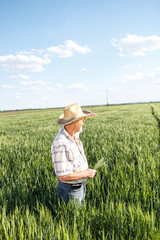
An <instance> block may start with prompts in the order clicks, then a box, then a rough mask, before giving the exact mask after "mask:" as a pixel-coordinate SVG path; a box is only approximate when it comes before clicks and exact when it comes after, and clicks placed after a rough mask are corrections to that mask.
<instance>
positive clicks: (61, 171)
mask: <svg viewBox="0 0 160 240" xmlns="http://www.w3.org/2000/svg"><path fill="white" fill-rule="evenodd" d="M51 154H52V161H53V165H54V170H55V173H56V175H57V176H64V175H68V174H71V173H72V172H73V171H74V166H73V154H72V152H71V151H70V149H69V148H68V147H67V146H64V145H59V146H54V145H52V147H51Z"/></svg>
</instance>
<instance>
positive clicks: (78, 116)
mask: <svg viewBox="0 0 160 240" xmlns="http://www.w3.org/2000/svg"><path fill="white" fill-rule="evenodd" d="M83 116H85V115H84V114H80V115H76V116H73V117H71V118H65V117H64V118H63V120H64V121H69V120H72V119H77V118H81V117H83Z"/></svg>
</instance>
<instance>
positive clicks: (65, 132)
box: [62, 126, 80, 143]
mask: <svg viewBox="0 0 160 240" xmlns="http://www.w3.org/2000/svg"><path fill="white" fill-rule="evenodd" d="M62 133H63V134H64V135H65V137H66V138H68V139H69V140H70V141H72V142H74V143H75V142H79V141H80V140H79V139H76V140H75V139H74V138H73V137H71V135H70V134H69V133H68V132H67V131H66V129H65V128H64V126H63V127H62Z"/></svg>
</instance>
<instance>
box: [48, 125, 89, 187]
mask: <svg viewBox="0 0 160 240" xmlns="http://www.w3.org/2000/svg"><path fill="white" fill-rule="evenodd" d="M51 154H52V161H53V164H54V170H55V173H56V175H57V176H64V175H68V174H71V173H73V172H78V171H83V170H86V169H88V163H87V159H86V157H85V154H84V149H83V145H82V142H81V141H80V140H79V139H77V140H74V139H73V138H72V137H71V136H70V135H69V133H68V132H67V131H66V130H65V128H64V127H61V128H60V130H59V132H58V134H57V136H56V137H55V139H54V140H53V143H52V146H51ZM84 181H85V179H79V180H76V181H69V182H66V183H80V182H84Z"/></svg>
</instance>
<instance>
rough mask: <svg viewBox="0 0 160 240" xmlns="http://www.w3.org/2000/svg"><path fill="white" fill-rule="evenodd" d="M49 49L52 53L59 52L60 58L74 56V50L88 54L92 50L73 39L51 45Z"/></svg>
mask: <svg viewBox="0 0 160 240" xmlns="http://www.w3.org/2000/svg"><path fill="white" fill-rule="evenodd" d="M47 51H48V52H49V53H52V54H57V56H58V57H59V58H69V57H72V56H73V52H79V53H81V54H86V53H89V52H91V51H92V50H91V49H90V48H89V47H88V46H80V45H78V44H77V43H75V42H73V41H71V40H67V41H65V42H64V45H59V46H55V47H49V48H47Z"/></svg>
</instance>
